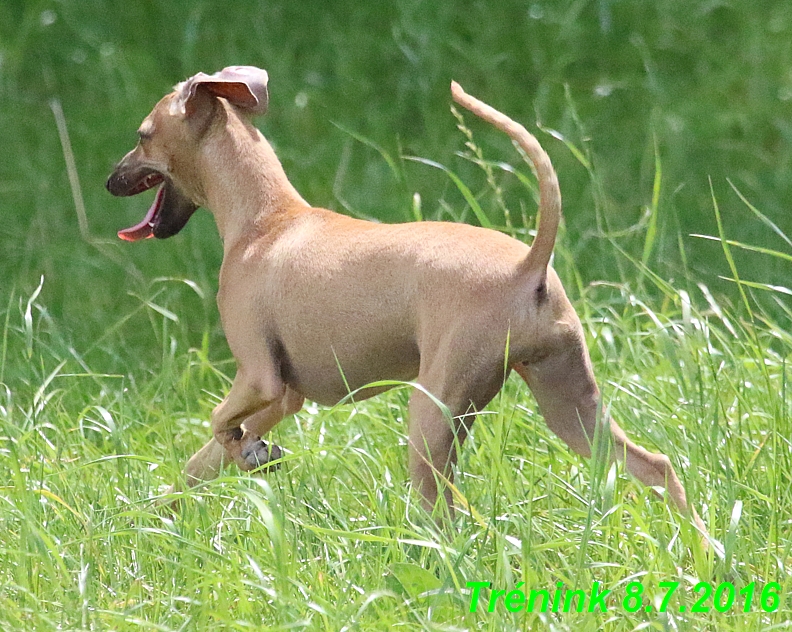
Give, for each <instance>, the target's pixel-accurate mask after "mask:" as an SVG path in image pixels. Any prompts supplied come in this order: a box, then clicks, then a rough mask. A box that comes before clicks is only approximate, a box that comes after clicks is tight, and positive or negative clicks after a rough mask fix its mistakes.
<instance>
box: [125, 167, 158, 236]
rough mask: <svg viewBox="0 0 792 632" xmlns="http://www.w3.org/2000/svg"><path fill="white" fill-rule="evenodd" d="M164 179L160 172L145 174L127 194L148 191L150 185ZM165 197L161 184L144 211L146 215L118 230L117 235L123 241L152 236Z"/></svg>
mask: <svg viewBox="0 0 792 632" xmlns="http://www.w3.org/2000/svg"><path fill="white" fill-rule="evenodd" d="M164 180H165V176H163V175H162V174H160V173H151V174H149V175H147V176H146V177H145V178H143V180H141V181H140V183H139V184H138V185H137V186H135V187H134V188H133V189H132V192H130V193H129V195H137V194H138V193H143V191H148V190H149V189H151V188H152V187H155V186H157V185H158V184H161V183H162V182H163V181H164ZM164 198H165V185H162V186H161V187H160V188H159V191H157V197H155V198H154V202H153V203H152V205H151V206H150V207H149V210H148V211H147V212H146V216H145V217H144V218H143V221H141V222H140V223H138V224H135V225H134V226H130V227H129V228H124V229H123V230H119V231H118V236H119V237H120V238H121V239H123V240H124V241H139V240H141V239H148V238H149V237H153V236H154V227H155V226H156V225H157V220H158V219H159V215H160V212H161V211H162V202H163V200H164Z"/></svg>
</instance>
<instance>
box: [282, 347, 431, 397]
mask: <svg viewBox="0 0 792 632" xmlns="http://www.w3.org/2000/svg"><path fill="white" fill-rule="evenodd" d="M285 351H286V354H285V358H284V362H283V364H282V373H283V380H284V382H285V383H286V384H288V385H289V386H290V387H291V388H292V389H294V390H295V391H297V392H298V393H300V394H301V395H303V396H304V397H305V398H307V399H309V400H311V401H314V402H317V403H319V404H322V405H325V406H332V405H334V404H337V403H338V402H339V401H341V400H342V399H344V398H345V397H346V396H347V395H349V393H350V392H353V391H357V390H358V389H362V387H364V386H366V385H367V384H371V383H372V382H379V381H383V380H398V381H408V380H413V379H415V377H416V376H417V375H418V365H419V360H420V357H419V354H418V349H417V347H416V346H415V344H414V343H411V342H405V343H404V344H391V345H388V347H387V348H384V347H382V346H379V347H374V348H367V349H361V348H359V347H357V348H355V349H351V348H347V347H344V346H327V347H325V349H324V351H322V350H320V349H317V348H313V349H311V350H310V351H311V352H312V353H311V354H305V353H304V351H296V350H295V354H290V353H289V350H288V348H287V349H286V350H285ZM389 388H391V387H390V386H377V387H372V388H365V389H362V390H360V391H359V392H356V393H355V395H354V396H353V397H354V399H355V400H362V399H367V398H369V397H373V396H374V395H377V394H379V393H382V392H384V391H386V390H388V389H389Z"/></svg>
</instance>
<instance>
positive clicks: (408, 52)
mask: <svg viewBox="0 0 792 632" xmlns="http://www.w3.org/2000/svg"><path fill="white" fill-rule="evenodd" d="M791 18H792V5H790V4H789V3H788V2H783V1H777V2H770V1H768V2H761V3H757V2H755V1H754V0H733V1H706V2H691V1H689V0H685V1H683V0H664V1H660V2H645V1H642V0H588V1H586V0H576V1H571V0H563V1H559V2H549V1H544V2H541V1H535V2H534V1H527V2H526V1H517V0H501V1H499V2H430V1H420V0H405V1H403V2H377V3H361V2H352V1H349V0H346V1H338V2H324V3H318V2H254V1H251V0H242V1H237V2H234V3H225V2H209V1H206V0H203V1H202V0H190V1H186V0H177V1H171V2H154V1H153V0H149V1H146V0H140V1H135V2H124V3H110V2H102V1H99V0H59V1H54V0H42V1H38V2H35V1H30V2H21V1H19V0H4V1H3V2H2V3H0V122H1V123H2V124H1V125H0V217H2V221H0V253H2V254H0V310H2V309H5V308H8V309H9V312H7V313H10V312H11V311H13V312H14V313H16V312H17V310H19V311H20V313H21V311H24V308H25V305H26V301H27V298H28V297H29V296H30V295H31V294H32V293H33V291H34V290H35V288H36V287H37V286H38V285H39V280H40V278H41V276H42V275H43V276H44V284H43V289H42V292H41V295H40V296H39V298H38V304H40V305H42V306H44V307H43V308H41V309H43V312H44V313H43V316H44V317H43V318H42V320H41V325H40V327H41V328H42V330H43V329H46V333H47V335H51V336H54V337H57V338H58V340H59V341H60V342H61V343H62V344H64V345H65V346H66V347H69V348H74V349H77V350H78V351H79V353H81V354H85V357H86V358H88V360H89V361H90V362H91V366H92V367H104V368H105V369H106V370H115V371H119V370H124V367H126V366H129V365H130V363H132V364H133V365H134V363H136V362H139V363H140V364H139V366H145V364H146V362H147V361H148V360H149V359H150V358H151V357H155V356H156V355H157V354H159V353H161V352H162V341H159V342H151V338H152V336H155V337H156V335H157V332H158V327H159V325H158V324H157V323H156V322H155V321H153V320H151V319H150V316H151V314H152V313H153V312H152V309H153V310H154V312H157V308H159V309H160V310H171V311H172V312H173V313H174V314H175V315H177V316H178V318H180V319H181V320H182V322H183V323H186V325H187V326H185V327H181V328H179V330H178V334H177V335H179V336H183V337H186V340H184V342H185V343H187V344H189V345H200V344H202V337H205V335H206V334H207V332H208V334H209V340H208V343H207V341H206V340H204V341H203V344H208V346H209V348H211V349H212V350H213V353H214V354H216V355H218V356H220V357H227V351H225V350H224V347H223V341H222V334H221V332H220V330H219V328H218V326H217V316H216V310H215V307H214V301H213V289H214V288H215V287H216V280H215V279H216V274H217V269H218V267H219V263H220V258H221V248H220V243H219V240H218V238H217V234H216V230H215V228H214V225H213V222H212V218H211V216H210V215H209V214H208V213H206V212H200V213H197V214H196V215H195V216H194V218H193V220H192V221H191V222H190V224H189V225H188V226H187V228H186V229H185V230H184V231H183V233H182V234H180V235H179V236H177V237H175V238H173V239H171V240H169V241H167V242H156V241H155V240H149V241H146V242H144V243H138V244H126V243H122V242H120V241H118V240H117V239H116V238H115V232H116V231H117V230H118V229H119V228H123V227H125V226H128V225H131V224H133V223H136V222H137V221H139V220H140V219H141V217H142V215H143V213H144V212H145V209H146V207H147V205H148V204H149V203H150V199H149V197H146V199H143V197H144V196H141V197H139V198H131V199H123V200H122V199H116V198H113V197H111V196H110V195H109V194H108V193H107V192H106V191H105V190H104V181H105V178H106V177H107V175H108V174H109V172H110V171H111V169H112V167H113V164H114V163H115V162H116V161H117V160H118V159H119V158H120V157H121V156H122V155H123V154H124V153H125V152H126V151H128V150H129V149H130V148H131V147H132V145H133V143H134V141H135V130H136V128H137V125H138V124H139V122H140V120H141V119H142V118H143V117H144V116H145V115H146V114H147V113H148V112H149V110H150V109H151V107H152V106H153V104H154V103H155V102H156V101H157V100H158V99H159V98H160V97H161V96H162V95H163V94H164V93H165V92H167V91H168V90H169V89H170V87H171V86H172V85H173V84H175V83H176V82H178V81H180V80H182V79H184V78H186V77H187V76H189V75H192V74H194V73H195V72H198V71H206V72H213V71H216V70H218V69H220V68H222V67H223V66H226V65H231V64H254V65H259V66H262V67H264V68H266V69H267V70H268V71H269V74H270V92H271V95H270V96H271V102H270V112H269V114H268V115H267V116H266V117H263V118H262V119H260V120H259V125H260V127H261V128H262V130H263V131H264V133H265V135H266V136H267V137H268V138H269V139H270V140H271V142H272V143H273V145H274V146H275V148H276V150H277V151H278V153H279V155H280V157H281V159H282V161H283V163H284V166H285V168H286V171H287V173H288V174H289V175H290V177H291V178H292V180H293V182H294V183H295V185H296V186H297V188H298V189H299V190H300V191H301V192H302V194H303V196H304V197H305V198H306V199H308V200H309V201H310V202H312V203H314V204H316V205H321V206H326V207H329V208H332V209H336V210H339V211H341V212H345V213H351V214H355V215H358V216H362V217H370V218H376V219H379V220H381V221H406V220H409V219H411V218H412V217H413V216H414V213H413V204H414V200H415V198H414V194H415V193H418V194H419V195H420V200H421V210H422V213H423V216H424V217H426V218H442V219H449V220H451V219H463V220H466V221H474V218H473V216H472V214H471V213H470V211H469V209H466V205H465V202H464V199H463V198H462V196H461V195H460V194H459V192H458V191H457V190H456V189H455V187H454V186H453V184H451V183H450V181H449V179H448V178H447V176H446V175H445V174H443V173H442V172H441V171H440V170H436V169H432V168H431V167H429V166H426V165H425V164H420V163H415V162H411V161H405V160H403V159H402V157H403V156H421V157H424V158H428V159H431V160H435V161H438V162H441V163H443V164H445V165H447V166H448V167H449V168H451V169H453V170H454V171H455V172H457V173H459V174H460V175H461V176H462V177H463V179H464V180H465V182H467V183H468V186H470V187H471V188H472V189H473V190H474V192H475V191H483V190H484V189H485V177H484V175H483V174H482V172H481V171H480V170H479V169H478V168H476V167H475V166H474V165H472V164H471V163H470V162H469V161H466V160H463V159H462V158H459V157H457V156H455V154H456V152H460V151H463V150H464V142H465V138H464V136H463V135H462V134H460V133H459V131H458V130H457V129H456V120H455V119H454V117H453V116H452V114H451V113H450V112H449V106H450V98H449V92H448V85H449V81H450V80H451V79H452V78H454V79H456V80H458V81H460V82H461V83H462V85H463V86H464V87H465V88H466V89H467V90H468V91H470V92H471V93H473V94H475V95H477V96H479V97H480V98H482V99H484V100H486V101H488V102H490V103H491V104H493V105H494V106H496V107H498V108H500V109H502V110H503V111H505V112H507V113H508V114H510V115H511V116H513V117H514V118H516V119H518V120H520V121H522V122H524V123H525V124H526V125H527V126H528V127H529V129H532V130H536V127H535V123H536V122H537V121H538V122H540V123H541V125H542V126H544V127H546V128H550V129H554V130H557V131H558V132H559V133H560V134H561V135H563V137H564V138H565V139H566V140H567V141H568V143H570V144H571V145H572V146H574V147H575V148H576V149H577V150H579V151H580V152H581V154H582V155H583V156H585V157H586V160H588V161H590V163H591V167H592V169H591V171H589V170H587V169H586V167H585V165H584V164H583V162H582V161H581V160H578V158H576V157H575V155H574V152H573V151H570V149H569V147H568V146H567V145H565V144H564V143H562V142H559V140H557V139H555V138H553V137H552V136H551V135H550V134H547V133H542V132H539V131H537V132H536V133H537V135H538V136H539V138H540V141H541V142H542V143H543V144H544V145H545V146H546V148H547V150H548V152H549V153H550V155H551V157H552V159H553V162H554V164H555V166H556V169H557V171H558V173H559V177H560V181H561V187H562V193H563V195H564V201H565V210H564V212H565V218H566V233H565V234H564V235H563V236H562V242H561V243H562V246H563V248H564V249H565V252H567V256H568V258H569V259H571V260H573V261H574V262H575V264H576V265H577V267H578V269H579V270H580V271H581V275H582V277H583V278H582V279H581V281H582V283H583V284H588V283H590V282H593V281H597V280H610V281H620V282H625V281H629V279H626V278H623V277H622V272H621V271H620V267H619V265H618V261H619V255H617V253H616V250H615V248H614V246H615V245H618V246H619V247H620V248H623V249H624V250H625V251H626V252H627V253H631V254H632V255H634V256H636V257H637V258H639V259H640V258H641V256H642V254H643V253H644V244H645V237H646V230H647V227H648V226H649V224H651V222H650V221H649V219H648V215H647V209H648V208H650V207H651V206H652V200H653V192H654V185H655V181H656V176H657V175H658V173H659V174H660V175H661V177H660V178H659V180H657V181H658V182H659V184H660V188H659V198H657V201H656V204H655V205H654V207H655V209H656V214H655V216H654V218H655V220H656V225H657V231H658V232H657V236H656V238H655V240H654V243H653V247H652V249H651V252H650V253H649V255H650V256H649V263H650V265H651V266H652V267H653V268H654V269H655V270H657V271H658V272H659V273H661V274H662V275H666V276H668V277H677V278H679V277H684V278H685V279H688V280H691V281H701V282H703V283H706V284H707V285H708V286H710V287H714V288H715V289H716V290H717V291H719V292H721V293H723V294H725V295H726V297H727V298H728V297H729V296H732V297H733V296H735V295H736V292H735V291H734V288H733V286H732V285H731V284H730V283H728V282H725V281H719V280H718V276H719V275H728V274H729V273H728V267H727V265H726V263H725V261H724V259H723V254H722V251H721V247H720V245H719V244H717V243H713V242H707V241H704V240H701V239H697V238H693V237H690V236H689V235H690V234H691V233H705V234H716V228H715V219H714V213H713V199H712V194H713V192H714V195H715V197H716V199H717V201H718V204H719V206H720V208H721V211H722V213H723V216H724V221H725V229H726V234H727V235H728V236H729V237H730V238H733V239H738V240H740V241H742V242H745V243H753V244H759V245H764V246H767V247H772V248H777V249H779V250H783V251H785V252H788V251H789V250H790V248H789V246H788V245H787V244H786V243H785V242H784V241H783V239H782V238H781V237H779V236H778V235H776V234H775V233H774V232H773V231H772V230H770V229H769V228H768V227H767V226H766V225H765V224H764V223H762V222H761V221H759V220H758V219H757V217H756V216H755V215H754V214H752V213H751V211H750V210H749V208H748V207H747V206H746V204H745V203H744V202H742V201H741V200H740V199H739V197H738V196H737V195H736V193H735V192H734V190H732V188H731V187H730V185H729V181H731V183H733V185H734V187H736V188H737V189H738V190H739V191H741V192H742V194H743V195H744V196H745V197H746V198H747V199H748V200H750V202H751V203H752V204H753V205H755V206H756V208H758V209H760V210H761V211H762V212H763V213H764V214H766V215H767V216H768V217H769V218H771V219H772V220H773V221H774V222H776V223H777V225H778V226H779V227H780V229H781V230H782V231H784V232H785V233H787V234H792V218H790V214H789V213H788V211H787V209H788V208H789V206H790V201H792V173H790V157H791V156H792V153H791V152H792V138H790V135H791V134H792V127H790V121H792V19H791ZM61 110H62V118H61V123H65V129H66V130H67V131H68V137H69V139H70V146H71V149H72V150H73V153H74V164H75V166H76V173H77V175H78V176H79V188H77V187H76V186H72V185H75V184H76V182H72V185H70V181H69V177H68V173H67V162H66V154H65V153H64V146H63V143H62V134H63V130H61V135H60V136H59V130H58V125H57V120H56V119H57V116H56V114H57V113H58V112H59V111H61ZM467 122H468V125H469V126H470V127H471V129H473V131H474V134H475V138H476V140H477V142H478V143H479V144H480V145H481V146H482V147H483V148H484V151H485V155H486V157H487V158H488V159H491V160H509V161H512V163H514V161H515V159H516V156H515V154H514V152H513V149H512V148H511V146H510V143H509V142H508V140H507V139H505V138H504V137H502V135H500V134H499V133H497V132H495V131H493V130H490V129H487V128H486V127H485V126H483V125H481V124H479V123H478V122H476V121H473V120H471V119H470V118H468V119H467ZM361 139H365V140H366V141H367V142H361ZM373 145H376V146H378V147H379V148H380V149H381V152H380V151H377V150H376V149H375V148H374V147H373ZM383 154H387V156H388V157H390V158H391V159H392V161H393V164H392V165H391V166H389V164H388V161H387V160H386V159H385V158H384V157H383ZM658 167H659V168H660V169H659V170H658ZM525 170H526V171H527V170H528V169H527V167H526V168H525ZM592 173H594V174H596V175H595V176H592ZM500 177H501V176H499V178H500ZM502 177H503V179H502V181H500V185H501V186H502V187H503V190H504V196H505V200H506V204H507V205H508V207H509V208H510V209H511V212H512V216H513V217H515V218H516V219H517V221H518V222H519V221H520V218H521V217H523V216H526V215H527V216H531V215H533V212H534V204H533V201H531V200H526V199H525V196H524V189H522V188H521V187H520V186H519V183H518V181H517V179H516V178H514V177H513V176H508V175H506V174H504V175H503V176H502ZM710 180H711V183H712V185H711V186H712V190H711V188H710ZM75 192H76V193H77V194H78V200H77V206H76V205H75V199H74V197H75ZM151 195H152V194H148V196H151ZM79 196H81V197H82V199H83V200H84V215H85V220H86V221H87V231H88V234H87V235H83V234H81V231H80V228H79V221H78V219H79V214H80V213H81V212H82V211H80V210H79V205H80V201H79ZM491 197H492V196H489V197H487V195H483V197H482V200H481V202H482V205H483V206H484V208H485V210H486V211H487V212H488V213H490V214H491V217H492V220H493V221H494V222H495V223H496V224H501V223H502V222H503V218H502V217H501V211H500V209H499V207H498V205H497V204H496V203H495V200H493V199H491ZM737 254H738V259H737V264H738V266H739V269H740V272H741V274H742V276H744V277H745V278H748V279H750V280H755V281H764V282H771V283H775V284H781V285H784V284H785V279H786V277H787V276H788V267H789V264H788V262H786V261H784V260H783V259H780V258H777V257H776V258H763V257H761V256H759V255H756V254H750V253H748V254H741V253H737ZM559 267H560V268H563V265H560V266H559ZM561 273H562V276H565V275H564V271H563V269H561ZM160 277H171V278H176V279H185V278H186V279H190V280H192V281H194V282H195V283H196V284H197V287H198V289H199V290H200V292H198V293H196V292H194V291H193V290H192V289H191V287H190V286H188V285H186V284H179V283H174V282H170V281H160V280H157V279H159V278H160ZM565 280H567V281H568V280H569V278H568V275H567V276H566V277H565ZM570 291H571V293H572V294H573V295H574V294H575V289H574V288H570ZM152 305H155V306H156V307H155V308H152V307H151V306H152ZM157 313H161V312H157ZM12 320H13V319H12ZM100 342H101V343H104V344H100ZM92 354H93V357H91V356H92ZM17 360H21V358H16V359H14V358H8V362H7V363H6V369H5V373H6V377H8V376H10V374H11V373H12V372H13V367H14V364H15V362H16V361H17Z"/></svg>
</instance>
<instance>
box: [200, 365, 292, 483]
mask: <svg viewBox="0 0 792 632" xmlns="http://www.w3.org/2000/svg"><path fill="white" fill-rule="evenodd" d="M285 394H286V385H285V384H284V383H283V382H282V381H281V379H280V377H279V376H277V374H276V372H275V371H274V370H272V371H267V370H262V368H261V367H257V370H256V371H255V373H251V372H249V371H248V370H246V369H245V368H244V367H243V366H242V365H241V364H240V365H239V368H238V370H237V375H236V378H234V383H233V385H232V386H231V390H230V391H229V392H228V395H227V396H226V398H225V399H224V400H223V401H222V402H221V403H220V404H219V405H218V406H217V407H216V408H215V409H214V411H212V432H213V433H214V438H215V440H216V441H217V443H219V444H220V445H221V446H223V448H225V453H226V454H225V456H226V458H228V459H229V460H231V461H234V463H236V464H237V465H238V466H239V468H240V469H241V470H243V471H249V470H252V469H255V468H257V467H258V466H259V465H260V463H262V462H266V461H267V460H268V458H269V448H268V447H267V445H266V444H265V443H264V442H263V441H261V438H260V437H259V436H258V435H255V434H254V433H253V432H251V430H249V429H245V428H243V427H242V423H243V422H244V421H245V420H246V419H248V418H249V417H252V416H253V415H254V414H256V413H259V412H260V411H262V410H263V409H265V408H267V407H268V406H270V405H272V404H275V403H279V402H280V401H281V400H282V399H283V397H284V396H285Z"/></svg>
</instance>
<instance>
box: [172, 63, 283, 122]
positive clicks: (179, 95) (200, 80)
mask: <svg viewBox="0 0 792 632" xmlns="http://www.w3.org/2000/svg"><path fill="white" fill-rule="evenodd" d="M268 79H269V77H268V75H267V71H266V70H262V69H261V68H256V67H255V66H228V67H227V68H223V70H221V71H220V72H216V73H215V74H213V75H207V74H204V73H202V72H199V73H198V74H197V75H194V76H192V77H190V78H189V79H187V81H184V82H182V83H180V84H179V85H178V86H176V98H175V99H174V100H173V102H172V107H174V108H175V109H176V111H177V112H178V113H180V114H182V115H185V116H188V117H189V116H192V115H193V114H194V113H195V110H196V109H197V108H198V103H199V101H200V95H201V93H202V92H204V93H208V94H210V95H213V96H216V97H223V98H224V99H227V100H228V102H229V103H230V104H231V105H233V106H235V107H237V108H239V109H240V110H242V112H244V113H245V114H249V115H251V116H256V115H258V114H264V113H265V112H266V111H267V105H268V103H269V95H268V93H267V81H268Z"/></svg>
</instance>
